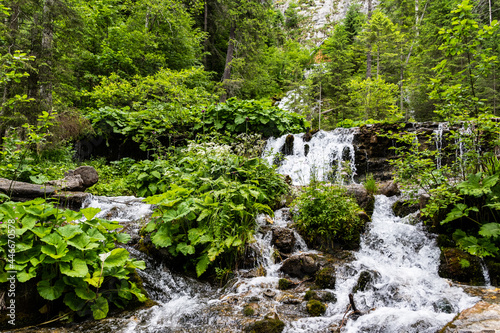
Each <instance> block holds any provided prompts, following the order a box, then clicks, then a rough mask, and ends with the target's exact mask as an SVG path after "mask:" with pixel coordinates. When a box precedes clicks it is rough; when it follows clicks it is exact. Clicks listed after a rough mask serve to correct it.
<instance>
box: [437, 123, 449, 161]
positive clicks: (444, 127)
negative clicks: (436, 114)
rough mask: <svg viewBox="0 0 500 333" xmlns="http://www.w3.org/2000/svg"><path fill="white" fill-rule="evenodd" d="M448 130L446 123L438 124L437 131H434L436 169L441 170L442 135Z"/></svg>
mask: <svg viewBox="0 0 500 333" xmlns="http://www.w3.org/2000/svg"><path fill="white" fill-rule="evenodd" d="M447 129H448V123H439V125H438V128H437V130H435V131H434V140H435V141H436V151H437V156H436V167H437V169H441V159H442V154H441V152H442V149H443V133H444V131H445V130H447Z"/></svg>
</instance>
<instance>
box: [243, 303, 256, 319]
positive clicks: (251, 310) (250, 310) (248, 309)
mask: <svg viewBox="0 0 500 333" xmlns="http://www.w3.org/2000/svg"><path fill="white" fill-rule="evenodd" d="M256 308H258V305H257V303H250V304H247V305H245V307H244V308H243V315H245V316H247V317H251V316H253V315H255V313H256V311H255V309H256Z"/></svg>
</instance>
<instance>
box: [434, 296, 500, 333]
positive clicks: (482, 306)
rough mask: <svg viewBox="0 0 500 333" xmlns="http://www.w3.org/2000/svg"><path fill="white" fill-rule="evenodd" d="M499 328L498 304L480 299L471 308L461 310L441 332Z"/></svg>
mask: <svg viewBox="0 0 500 333" xmlns="http://www.w3.org/2000/svg"><path fill="white" fill-rule="evenodd" d="M499 328H500V304H490V303H487V302H484V301H481V302H479V303H477V304H476V305H474V306H473V307H472V308H469V309H466V310H464V311H462V312H461V313H460V314H459V315H458V316H457V317H456V318H455V319H454V320H453V321H451V322H449V323H448V324H447V325H446V326H445V328H444V329H443V330H441V331H440V332H443V333H456V332H467V331H469V332H474V333H479V332H481V333H485V332H496V331H495V330H498V329H499Z"/></svg>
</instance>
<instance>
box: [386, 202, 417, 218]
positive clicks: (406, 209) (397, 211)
mask: <svg viewBox="0 0 500 333" xmlns="http://www.w3.org/2000/svg"><path fill="white" fill-rule="evenodd" d="M419 209H420V205H419V204H416V203H411V202H408V201H396V202H395V203H394V204H393V205H392V211H393V212H394V215H396V216H399V217H405V216H407V215H410V214H412V213H415V212H417V211H418V210H419Z"/></svg>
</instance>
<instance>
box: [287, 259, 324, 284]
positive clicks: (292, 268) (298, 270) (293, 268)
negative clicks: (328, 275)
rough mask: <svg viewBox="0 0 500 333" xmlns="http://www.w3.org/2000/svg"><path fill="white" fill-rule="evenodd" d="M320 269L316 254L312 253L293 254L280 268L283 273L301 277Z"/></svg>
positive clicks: (310, 274)
mask: <svg viewBox="0 0 500 333" xmlns="http://www.w3.org/2000/svg"><path fill="white" fill-rule="evenodd" d="M318 269H319V265H318V263H317V260H316V258H315V256H313V255H310V254H298V255H293V256H291V257H290V258H288V259H287V260H285V261H284V262H283V265H282V266H281V268H280V270H281V271H282V272H283V273H285V274H287V275H289V276H291V277H296V278H299V279H302V278H304V277H305V276H312V275H314V274H315V273H316V272H317V271H318Z"/></svg>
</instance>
